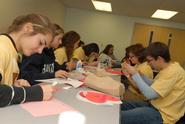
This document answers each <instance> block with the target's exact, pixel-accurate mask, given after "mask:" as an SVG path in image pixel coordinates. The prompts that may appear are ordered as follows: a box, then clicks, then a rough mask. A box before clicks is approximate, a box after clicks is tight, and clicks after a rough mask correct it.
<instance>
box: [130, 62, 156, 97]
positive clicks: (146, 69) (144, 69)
mask: <svg viewBox="0 0 185 124" xmlns="http://www.w3.org/2000/svg"><path fill="white" fill-rule="evenodd" d="M135 68H136V69H137V71H139V72H141V73H142V74H144V75H145V76H146V77H147V78H149V79H153V70H152V68H151V67H150V65H148V63H147V62H143V63H141V64H137V65H135ZM129 90H130V91H132V92H133V93H135V94H136V95H137V96H138V97H140V98H141V99H143V100H146V98H145V96H144V95H142V94H139V93H138V92H137V91H136V90H135V89H134V88H133V87H132V86H129Z"/></svg>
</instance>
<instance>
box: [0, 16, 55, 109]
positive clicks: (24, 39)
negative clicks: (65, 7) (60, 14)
mask: <svg viewBox="0 0 185 124" xmlns="http://www.w3.org/2000/svg"><path fill="white" fill-rule="evenodd" d="M52 32H53V31H52V24H51V22H50V21H49V19H48V18H47V17H45V16H43V15H39V14H28V15H22V16H18V17H17V18H16V19H15V20H14V21H13V23H12V24H11V26H10V27H9V29H8V31H7V33H6V34H1V35H0V49H1V52H0V93H1V95H0V107H3V106H7V105H12V104H19V103H24V102H30V101H42V100H49V99H50V98H51V97H52V95H53V91H54V87H53V86H52V85H49V84H42V85H36V86H33V87H30V85H29V82H27V81H26V80H23V79H18V80H17V76H18V74H19V67H18V63H17V61H18V53H23V54H25V55H27V56H30V55H32V54H34V53H41V52H42V50H43V48H44V47H47V46H48V44H49V43H50V42H51V40H52V37H53V33H52Z"/></svg>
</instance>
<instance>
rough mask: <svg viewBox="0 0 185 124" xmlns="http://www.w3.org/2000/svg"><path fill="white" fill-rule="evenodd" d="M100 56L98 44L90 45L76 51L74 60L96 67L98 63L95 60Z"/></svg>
mask: <svg viewBox="0 0 185 124" xmlns="http://www.w3.org/2000/svg"><path fill="white" fill-rule="evenodd" d="M98 56H99V47H98V45H97V44H96V43H89V44H86V45H84V46H82V47H79V48H77V49H75V51H74V52H73V56H72V58H74V59H78V60H81V61H83V63H88V65H96V64H98V63H97V61H96V62H94V59H96V58H98Z"/></svg>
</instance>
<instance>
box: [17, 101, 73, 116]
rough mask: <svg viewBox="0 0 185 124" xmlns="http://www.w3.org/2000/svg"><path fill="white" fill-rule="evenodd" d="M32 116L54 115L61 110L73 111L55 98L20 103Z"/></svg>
mask: <svg viewBox="0 0 185 124" xmlns="http://www.w3.org/2000/svg"><path fill="white" fill-rule="evenodd" d="M20 106H21V107H22V108H23V109H25V110H26V111H28V112H29V113H30V114H31V115H33V116H34V117H41V116H49V115H56V114H60V113H62V112H67V111H75V110H74V109H73V108H72V107H70V106H68V105H66V104H64V103H63V102H61V101H59V100H57V99H51V100H49V101H40V102H29V103H23V104H21V105H20Z"/></svg>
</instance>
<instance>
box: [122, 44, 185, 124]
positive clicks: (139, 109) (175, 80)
mask: <svg viewBox="0 0 185 124" xmlns="http://www.w3.org/2000/svg"><path fill="white" fill-rule="evenodd" d="M146 59H147V62H148V64H149V65H150V66H151V67H152V68H154V69H156V70H158V71H159V73H158V74H157V76H156V77H155V78H154V80H150V79H148V78H147V77H146V76H144V75H142V74H140V73H139V71H137V69H136V68H134V67H132V66H130V65H129V64H127V63H124V64H123V68H124V69H126V70H127V72H128V74H130V76H131V78H132V80H134V82H135V84H136V86H137V87H138V89H139V91H140V92H141V93H142V94H143V95H144V96H145V97H146V98H147V99H148V100H149V101H148V102H134V101H132V102H128V101H123V103H122V105H121V110H122V111H121V124H145V123H152V124H175V123H176V122H177V121H178V120H179V119H180V118H181V117H182V116H183V115H184V112H185V70H184V69H183V68H182V67H181V66H180V64H179V63H178V62H172V61H171V57H170V52H169V48H168V46H167V45H166V44H164V43H161V42H153V43H151V44H150V45H149V46H148V47H147V48H146Z"/></svg>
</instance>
